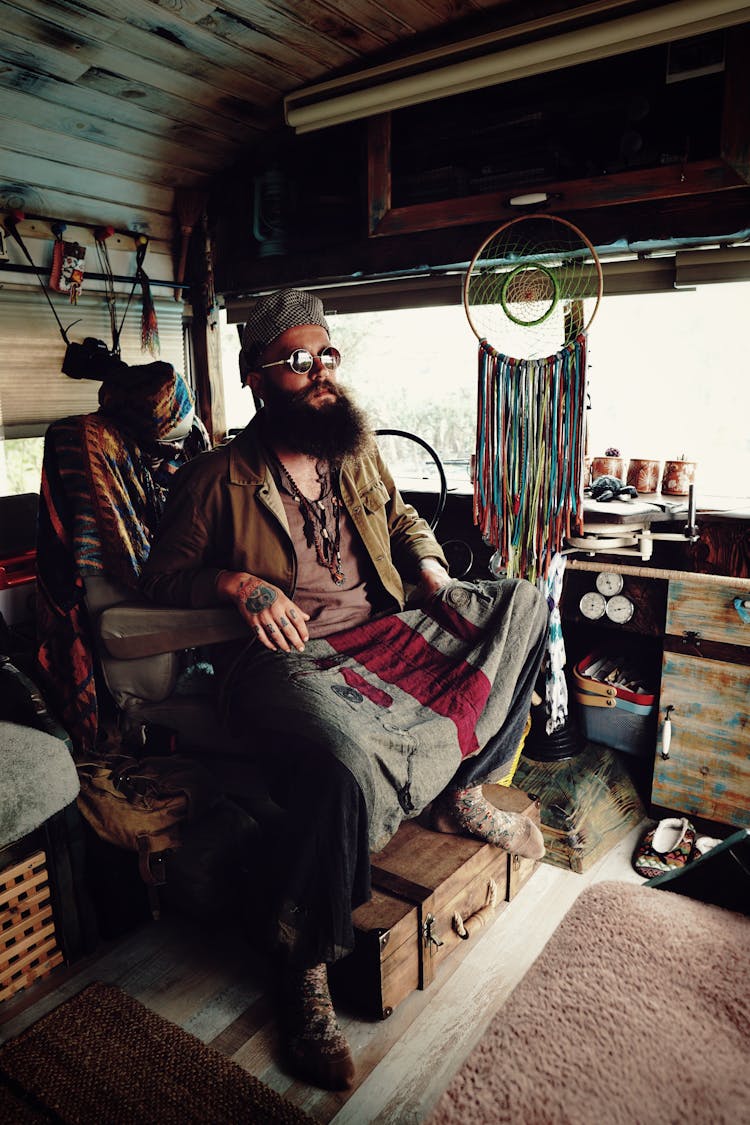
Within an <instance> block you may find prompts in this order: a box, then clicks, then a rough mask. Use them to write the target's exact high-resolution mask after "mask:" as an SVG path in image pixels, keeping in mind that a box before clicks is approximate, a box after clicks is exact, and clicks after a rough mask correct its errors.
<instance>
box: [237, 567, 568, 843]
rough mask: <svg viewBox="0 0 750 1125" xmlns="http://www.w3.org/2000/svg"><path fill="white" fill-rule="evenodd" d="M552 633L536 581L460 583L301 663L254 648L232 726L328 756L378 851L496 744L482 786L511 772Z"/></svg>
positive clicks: (294, 656) (314, 651)
mask: <svg viewBox="0 0 750 1125" xmlns="http://www.w3.org/2000/svg"><path fill="white" fill-rule="evenodd" d="M546 632H547V604H546V601H545V600H544V598H543V597H542V596H541V595H540V593H539V592H538V591H537V590H536V588H535V587H534V586H532V585H531V584H530V583H529V582H525V581H522V580H508V581H501V582H497V581H489V580H488V581H481V582H474V583H465V582H452V583H450V584H449V585H448V586H446V587H444V588H443V589H442V590H440V591H438V593H437V595H435V596H434V597H433V598H432V599H431V600H430V601H429V602H428V603H427V605H426V606H423V607H420V608H415V609H407V610H405V611H403V612H402V613H398V614H391V615H389V616H385V617H380V618H374V619H372V620H370V621H367V622H365V623H364V624H363V625H358V626H355V627H354V628H352V629H347V630H344V631H343V632H341V633H335V634H333V635H331V636H329V637H327V638H319V639H317V640H313V641H310V642H308V644H307V645H306V647H305V651H304V652H303V653H296V652H292V653H289V654H280V653H271V652H269V651H268V650H267V649H265V648H262V647H261V646H260V645H259V644H257V643H251V645H250V646H249V647H248V648H247V649H246V651H245V653H244V654H243V656H242V657H240V659H239V661H238V662H237V663H236V664H235V666H234V668H233V670H232V671H231V673H230V674H229V676H228V679H227V684H226V688H225V707H226V711H227V717H228V719H229V721H230V722H235V723H236V724H246V723H247V722H248V721H249V720H250V721H252V722H254V723H255V724H257V726H258V727H261V728H263V729H264V730H269V731H277V732H280V733H281V732H283V733H284V734H287V735H295V734H296V735H298V736H300V735H304V737H305V738H307V739H311V740H312V741H316V742H320V743H322V744H323V745H325V746H327V747H329V748H330V749H331V750H332V752H333V753H334V754H335V755H336V756H337V757H338V758H339V759H340V760H341V761H342V762H343V763H344V764H345V765H346V766H347V768H348V769H349V770H350V771H351V773H352V774H353V775H354V776H355V778H356V779H357V781H358V783H359V786H360V788H361V790H362V792H363V794H364V797H365V802H366V805H367V812H368V818H369V829H370V847H371V849H372V850H374V851H375V850H379V848H381V847H383V846H384V844H385V843H386V842H387V841H388V840H389V839H390V838H391V836H393V834H394V833H395V832H396V830H397V828H398V826H399V824H400V823H401V821H402V820H403V819H404V818H409V817H413V816H417V815H418V814H419V813H420V812H421V811H422V810H423V809H424V808H425V806H426V805H427V804H429V802H430V801H432V800H433V799H434V797H436V796H437V794H438V793H440V792H441V790H442V789H444V788H445V786H446V785H447V784H448V783H449V782H450V781H451V779H452V778H453V776H454V774H455V772H456V770H457V768H458V767H459V766H460V764H461V762H462V760H463V759H465V758H468V757H471V756H473V755H477V754H480V753H482V752H485V753H486V750H487V745H488V743H490V741H492V750H491V753H490V754H488V755H487V772H486V774H484V773H483V775H482V778H481V780H482V781H483V782H484V781H492V780H496V779H499V778H501V777H503V776H504V775H505V774H506V773H507V772H508V767H509V764H512V762H513V757H514V755H515V754H516V753H517V749H518V743H519V734H520V731H519V730H516V729H513V730H504V727H505V724H506V719H507V717H508V715H509V712H510V711H511V706H512V704H513V702H514V699H515V697H516V692H517V690H518V687H519V684H520V683H521V682H527V681H528V678H529V677H528V669H529V662H530V660H531V659H532V657H533V655H534V654H535V653H538V654H541V648H542V642H543V639H544V638H545V637H546ZM537 660H538V657H537ZM535 670H536V669H534V674H535ZM524 673H526V675H524ZM529 694H530V689H529ZM525 718H526V713H525V714H523V715H522V716H521V723H520V726H521V729H522V728H523V721H524V720H525Z"/></svg>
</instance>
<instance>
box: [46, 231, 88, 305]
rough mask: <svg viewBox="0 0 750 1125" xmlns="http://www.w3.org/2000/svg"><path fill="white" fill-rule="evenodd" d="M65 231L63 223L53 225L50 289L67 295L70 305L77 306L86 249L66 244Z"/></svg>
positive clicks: (81, 286) (72, 243)
mask: <svg viewBox="0 0 750 1125" xmlns="http://www.w3.org/2000/svg"><path fill="white" fill-rule="evenodd" d="M66 229H67V227H66V224H65V223H62V222H60V223H53V224H52V233H53V234H54V236H55V246H54V250H53V252H52V270H51V273H50V279H49V285H50V289H54V290H55V291H56V292H58V293H67V294H68V296H69V298H70V303H71V305H77V304H78V295H79V293H80V292H81V290H82V289H83V263H84V259H85V257H86V249H85V247H83V246H79V245H78V243H77V242H66V241H64V240H63V233H64V231H65V230H66Z"/></svg>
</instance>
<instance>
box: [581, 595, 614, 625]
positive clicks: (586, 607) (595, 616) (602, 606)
mask: <svg viewBox="0 0 750 1125" xmlns="http://www.w3.org/2000/svg"><path fill="white" fill-rule="evenodd" d="M578 608H579V609H580V611H581V613H582V614H583V616H584V617H587V618H588V619H589V621H598V620H599V618H600V617H604V614H605V612H606V609H607V603H606V602H605V600H604V598H603V597H602V596H601V594H596V593H595V592H594V591H593V590H591V591H590V593H588V594H584V595H583V597H582V598H581V600H580V602H579V603H578Z"/></svg>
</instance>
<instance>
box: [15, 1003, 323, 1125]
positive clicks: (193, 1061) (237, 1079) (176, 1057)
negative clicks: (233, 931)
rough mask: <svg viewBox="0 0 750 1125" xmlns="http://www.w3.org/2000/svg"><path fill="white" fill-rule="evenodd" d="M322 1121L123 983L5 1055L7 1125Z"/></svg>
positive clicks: (61, 1014) (37, 1027)
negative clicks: (30, 1124)
mask: <svg viewBox="0 0 750 1125" xmlns="http://www.w3.org/2000/svg"><path fill="white" fill-rule="evenodd" d="M311 1120H312V1118H310V1117H308V1116H307V1114H306V1113H303V1112H302V1110H300V1109H298V1108H297V1107H296V1106H294V1105H292V1104H291V1103H290V1102H287V1101H285V1100H284V1098H282V1097H281V1096H280V1095H279V1094H277V1093H276V1091H275V1090H271V1089H270V1088H269V1087H268V1086H265V1085H264V1084H263V1083H262V1082H260V1081H259V1080H258V1079H257V1078H254V1077H253V1076H252V1075H250V1074H248V1073H247V1072H246V1071H244V1070H243V1069H242V1068H241V1067H240V1066H238V1065H237V1064H236V1063H234V1062H232V1061H231V1059H228V1058H225V1056H224V1055H221V1054H220V1053H219V1052H218V1051H215V1050H213V1049H212V1048H211V1047H207V1046H206V1045H205V1044H204V1043H201V1042H200V1040H199V1039H196V1038H195V1037H194V1036H192V1035H189V1034H188V1032H186V1031H183V1030H182V1029H181V1028H179V1027H177V1026H176V1025H175V1024H172V1023H169V1021H168V1020H165V1019H163V1018H162V1017H161V1016H158V1015H156V1014H155V1013H154V1012H152V1011H150V1010H149V1009H148V1008H145V1007H144V1006H143V1004H140V1003H139V1002H138V1001H137V1000H134V999H133V998H132V997H130V996H127V995H126V994H125V993H124V992H122V991H121V990H120V989H119V988H116V987H114V986H113V985H108V984H101V983H95V984H91V985H89V987H88V988H86V989H84V990H83V992H80V993H79V994H78V995H77V996H74V997H73V998H72V999H71V1000H68V1001H67V1002H66V1003H65V1004H61V1005H60V1007H59V1008H56V1009H55V1010H54V1011H53V1012H50V1013H49V1014H48V1015H46V1016H44V1017H43V1018H42V1019H40V1020H39V1021H38V1022H37V1023H35V1024H34V1025H33V1026H32V1027H30V1028H27V1030H26V1031H24V1032H22V1033H21V1034H20V1035H19V1036H17V1037H16V1038H15V1039H11V1040H9V1041H8V1042H7V1043H5V1044H4V1045H3V1046H2V1047H0V1121H9V1122H11V1121H12V1122H14V1123H15V1122H19V1123H21V1122H26V1121H29V1122H35V1121H55V1122H58V1123H59V1122H63V1123H64V1125H151V1123H154V1125H156V1123H158V1125H238V1123H239V1122H242V1123H243V1125H245V1123H246V1122H249V1123H253V1125H255V1123H257V1125H304V1123H307V1125H309V1122H310V1121H311Z"/></svg>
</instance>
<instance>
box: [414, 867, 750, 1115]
mask: <svg viewBox="0 0 750 1125" xmlns="http://www.w3.org/2000/svg"><path fill="white" fill-rule="evenodd" d="M748 948H750V919H748V918H746V917H744V916H743V915H741V914H735V913H733V912H730V911H728V910H724V909H722V908H721V907H718V906H708V905H707V904H705V903H703V902H696V901H694V900H693V899H689V898H685V897H684V896H682V895H677V894H670V893H668V892H667V891H664V890H658V889H656V888H652V887H643V886H641V885H639V884H633V883H609V882H607V883H598V884H595V885H594V886H591V887H588V888H587V889H586V890H584V891H583V893H582V894H581V895H580V896H579V898H578V899H577V901H576V902H575V903H574V905H573V907H572V908H571V910H570V911H569V912H568V914H566V916H565V917H564V918H563V920H562V922H561V923H560V925H559V926H558V928H557V930H556V931H555V933H554V934H553V935H552V937H551V938H550V940H549V941H548V943H547V945H546V946H545V947H544V949H543V950H542V952H541V954H540V955H539V957H538V958H537V960H536V961H535V962H534V963H533V965H532V966H531V968H530V969H529V971H528V972H527V974H526V976H525V977H524V978H523V979H522V980H521V982H520V983H519V984H518V985H517V987H516V988H515V990H514V991H513V993H512V994H511V996H510V998H509V999H508V1001H507V1003H506V1004H505V1005H504V1006H503V1007H502V1008H501V1009H500V1011H499V1012H498V1013H497V1014H496V1015H495V1016H494V1017H493V1019H492V1021H491V1023H490V1025H489V1027H488V1028H487V1030H486V1031H485V1033H484V1035H483V1036H482V1038H481V1041H480V1043H479V1045H478V1046H477V1047H476V1048H475V1049H474V1051H473V1052H472V1054H471V1055H470V1056H469V1058H468V1059H467V1060H466V1062H465V1063H464V1065H463V1066H462V1067H461V1069H460V1071H459V1072H458V1074H457V1075H456V1076H455V1078H454V1079H453V1081H452V1082H451V1084H450V1086H449V1088H448V1090H447V1091H446V1093H445V1094H444V1095H443V1096H442V1098H441V1099H440V1101H439V1102H438V1105H437V1107H436V1110H435V1112H434V1114H433V1115H432V1116H431V1117H430V1118H429V1125H466V1123H467V1122H471V1125H636V1123H637V1125H668V1123H670V1122H671V1123H679V1125H707V1123H708V1122H710V1125H743V1123H747V1122H748V1121H750V1066H748V1059H749V1058H750V974H749V973H748Z"/></svg>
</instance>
